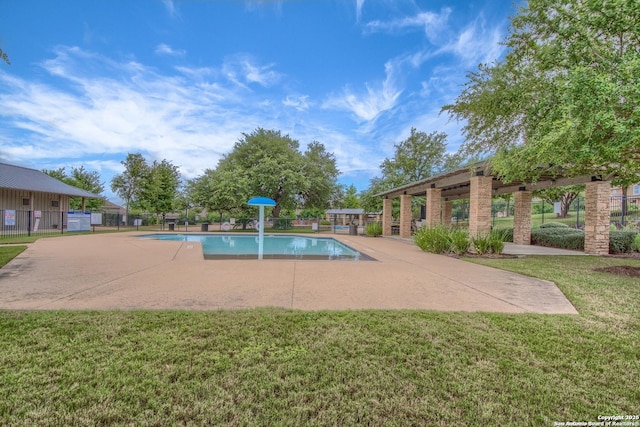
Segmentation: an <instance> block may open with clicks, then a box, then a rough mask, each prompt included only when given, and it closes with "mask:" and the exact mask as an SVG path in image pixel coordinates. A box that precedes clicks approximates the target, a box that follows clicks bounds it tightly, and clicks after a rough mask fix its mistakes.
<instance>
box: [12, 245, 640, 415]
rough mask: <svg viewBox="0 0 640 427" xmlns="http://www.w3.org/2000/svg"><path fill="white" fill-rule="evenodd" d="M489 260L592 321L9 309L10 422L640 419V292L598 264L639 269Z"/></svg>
mask: <svg viewBox="0 0 640 427" xmlns="http://www.w3.org/2000/svg"><path fill="white" fill-rule="evenodd" d="M473 262H478V263H482V264H487V265H493V266H498V267H500V268H504V269H507V270H512V271H519V272H523V273H525V274H529V275H533V276H537V277H541V278H545V279H549V280H554V281H555V282H556V283H558V285H559V287H560V288H561V289H562V290H563V291H564V292H565V294H566V295H567V296H568V297H569V298H570V299H571V301H572V302H573V303H574V305H575V306H576V308H577V309H578V311H579V312H580V314H579V315H575V316H570V315H537V314H524V315H507V314H492V313H439V312H431V311H347V312H326V311H325V312H301V311H289V310H281V309H257V310H241V311H213V312H182V311H110V312H73V311H42V312H40V311H38V312H19V311H0V424H2V425H78V426H83V425H87V426H89V425H137V426H161V425H162V426H164V425H296V426H297V425H341V426H342V425H385V426H386V425H392V426H393V425H398V426H400V425H402V426H404V425H421V426H422V425H429V426H452V425H456V426H483V425H487V426H488V425H491V426H552V425H553V423H554V422H567V421H578V422H589V421H593V422H595V421H598V419H597V417H598V415H636V414H639V413H640V406H639V405H638V402H640V379H639V377H638V373H639V372H640V358H639V357H638V356H639V355H640V343H639V341H638V337H639V335H638V331H639V330H640V284H639V283H638V280H637V278H636V279H632V278H621V277H617V276H612V275H609V274H605V273H595V272H593V271H592V270H591V269H592V268H594V267H598V266H609V265H620V264H625V265H634V266H640V262H639V261H637V260H620V259H614V258H608V257H603V258H596V257H528V258H523V259H474V260H473ZM390 286H392V284H390Z"/></svg>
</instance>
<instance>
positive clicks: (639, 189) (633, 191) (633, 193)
mask: <svg viewBox="0 0 640 427" xmlns="http://www.w3.org/2000/svg"><path fill="white" fill-rule="evenodd" d="M611 195H612V196H622V187H613V188H612V189H611ZM627 196H628V197H640V183H638V184H631V185H630V186H628V187H627Z"/></svg>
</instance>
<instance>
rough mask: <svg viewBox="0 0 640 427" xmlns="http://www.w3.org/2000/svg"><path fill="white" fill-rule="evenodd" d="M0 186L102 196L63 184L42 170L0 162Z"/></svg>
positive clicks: (70, 194) (67, 194) (42, 191)
mask: <svg viewBox="0 0 640 427" xmlns="http://www.w3.org/2000/svg"><path fill="white" fill-rule="evenodd" d="M0 188H9V189H12V190H26V191H39V192H41V193H55V194H63V195H66V196H72V197H87V198H91V199H101V198H102V196H100V195H98V194H93V193H90V192H89V191H85V190H82V189H80V188H77V187H73V186H71V185H68V184H65V183H64V182H62V181H58V180H57V179H55V178H52V177H50V176H49V175H47V174H46V173H44V172H40V171H39V170H36V169H29V168H25V167H22V166H15V165H10V164H8V163H0Z"/></svg>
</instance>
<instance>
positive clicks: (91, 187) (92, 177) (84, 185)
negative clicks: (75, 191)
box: [42, 166, 104, 210]
mask: <svg viewBox="0 0 640 427" xmlns="http://www.w3.org/2000/svg"><path fill="white" fill-rule="evenodd" d="M42 172H44V173H46V174H47V175H49V176H50V177H52V178H55V179H57V180H59V181H62V182H64V183H65V184H69V185H71V186H73V187H76V188H80V189H82V190H86V191H88V192H90V193H93V194H100V193H102V192H103V191H104V183H103V182H100V174H99V173H98V172H97V171H88V170H86V169H85V168H84V166H80V167H79V168H76V167H73V168H71V174H67V172H66V168H64V167H61V168H58V169H55V170H46V169H44V170H43V171H42ZM103 203H104V201H103V200H102V199H95V198H90V199H85V206H84V207H85V208H86V209H88V210H96V209H98V208H99V207H100V206H102V204H103ZM69 206H70V207H71V208H72V209H75V210H78V209H82V198H81V197H71V198H70V199H69Z"/></svg>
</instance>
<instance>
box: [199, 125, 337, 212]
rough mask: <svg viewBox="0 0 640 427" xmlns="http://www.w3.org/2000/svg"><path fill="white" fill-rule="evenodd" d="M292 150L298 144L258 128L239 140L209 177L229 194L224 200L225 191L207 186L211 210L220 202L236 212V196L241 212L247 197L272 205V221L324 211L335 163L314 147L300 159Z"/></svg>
mask: <svg viewBox="0 0 640 427" xmlns="http://www.w3.org/2000/svg"><path fill="white" fill-rule="evenodd" d="M298 148H299V143H298V141H296V140H294V139H292V138H291V137H289V136H288V135H282V134H281V133H280V131H275V130H265V129H262V128H258V129H256V130H255V131H254V132H252V133H250V134H243V138H242V139H240V140H239V141H238V142H236V144H235V145H234V147H233V150H232V151H231V152H230V153H229V154H227V155H225V156H224V157H223V158H222V159H221V160H220V162H219V163H218V166H217V168H216V170H215V172H210V174H212V175H217V176H218V177H219V178H220V182H223V183H226V184H227V185H229V188H235V191H234V192H233V193H232V194H229V188H222V187H221V186H220V185H219V184H218V183H212V182H209V184H208V185H210V186H212V188H214V189H216V191H217V194H216V196H214V198H215V199H216V200H215V204H216V205H220V206H225V205H224V202H225V201H226V202H228V203H229V204H230V205H231V206H236V205H237V204H238V203H239V202H240V200H238V198H237V197H236V195H238V194H240V195H242V196H243V197H244V201H242V206H244V205H245V204H246V201H247V200H248V197H251V196H265V197H269V198H271V199H273V200H275V202H276V206H275V207H274V208H273V211H272V215H273V216H274V217H275V218H278V217H279V215H280V211H281V210H282V209H291V210H293V209H295V208H297V207H299V206H302V207H319V206H324V205H326V204H327V203H328V200H329V198H330V197H331V195H332V193H333V192H335V188H336V183H335V180H336V178H337V175H338V170H337V168H336V165H335V158H334V157H333V154H330V153H327V152H326V150H325V148H324V146H323V145H322V144H320V143H318V142H315V141H314V142H312V143H310V144H309V145H308V147H307V150H306V152H305V153H304V154H302V153H300V151H299V149H298ZM201 184H202V183H201ZM240 185H242V187H240ZM225 192H226V193H227V195H226V196H223V195H224V194H225ZM225 199H226V200H225ZM212 201H213V200H212ZM226 206H229V205H226Z"/></svg>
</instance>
